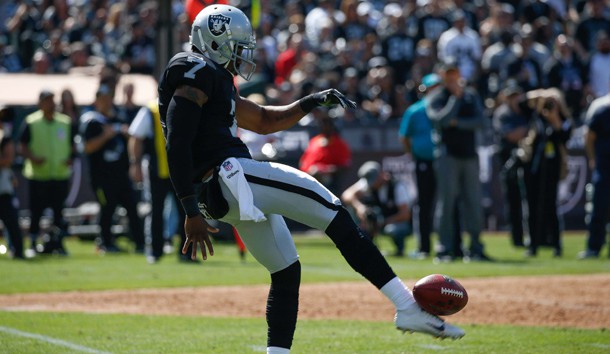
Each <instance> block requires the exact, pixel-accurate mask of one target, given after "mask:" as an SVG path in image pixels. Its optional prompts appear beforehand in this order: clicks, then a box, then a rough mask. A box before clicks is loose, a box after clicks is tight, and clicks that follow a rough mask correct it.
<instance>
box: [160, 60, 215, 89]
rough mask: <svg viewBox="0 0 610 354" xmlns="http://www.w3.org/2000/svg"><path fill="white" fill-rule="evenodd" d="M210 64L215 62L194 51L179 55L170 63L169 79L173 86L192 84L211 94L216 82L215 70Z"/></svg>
mask: <svg viewBox="0 0 610 354" xmlns="http://www.w3.org/2000/svg"><path fill="white" fill-rule="evenodd" d="M210 65H213V64H211V63H209V62H208V61H206V59H205V58H203V57H201V56H199V55H196V54H193V53H183V54H182V55H177V56H175V57H174V58H172V60H171V62H170V63H169V65H168V68H167V71H166V75H167V81H168V83H169V85H170V86H171V87H173V88H176V87H178V86H181V85H186V86H191V87H195V88H198V89H200V90H201V91H203V92H204V93H205V94H206V95H208V96H210V95H211V92H212V88H213V84H214V72H213V70H212V69H211V68H210Z"/></svg>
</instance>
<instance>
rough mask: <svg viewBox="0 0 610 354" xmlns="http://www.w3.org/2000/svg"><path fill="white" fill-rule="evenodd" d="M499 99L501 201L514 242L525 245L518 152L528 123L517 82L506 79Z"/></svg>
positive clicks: (495, 124)
mask: <svg viewBox="0 0 610 354" xmlns="http://www.w3.org/2000/svg"><path fill="white" fill-rule="evenodd" d="M499 100H500V102H501V104H500V106H498V107H497V108H496V109H495V111H494V113H493V127H494V130H495V132H496V135H497V136H498V140H499V141H498V151H497V158H498V160H499V162H500V166H501V169H500V173H501V182H502V187H503V192H504V193H503V195H504V205H505V208H506V209H505V210H506V215H507V216H508V222H509V226H510V234H511V240H512V244H513V246H516V247H523V246H524V240H523V236H524V232H523V230H524V228H523V218H524V215H525V214H524V212H523V207H522V205H523V202H524V201H525V186H524V181H523V175H524V171H523V164H522V163H521V160H519V158H518V156H517V150H518V147H519V145H518V144H519V142H520V141H521V140H522V139H523V138H525V136H526V135H527V132H528V127H529V116H528V111H525V110H524V109H523V108H522V107H521V102H522V101H523V90H522V89H521V87H519V85H518V84H517V82H515V81H514V80H509V81H508V82H507V83H506V86H505V87H504V89H503V90H502V91H501V92H500V96H499Z"/></svg>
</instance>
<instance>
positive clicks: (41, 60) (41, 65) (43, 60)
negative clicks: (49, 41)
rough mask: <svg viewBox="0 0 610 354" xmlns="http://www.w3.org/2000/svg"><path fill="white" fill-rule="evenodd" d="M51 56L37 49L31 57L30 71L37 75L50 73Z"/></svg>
mask: <svg viewBox="0 0 610 354" xmlns="http://www.w3.org/2000/svg"><path fill="white" fill-rule="evenodd" d="M51 65H52V63H51V57H50V56H49V54H48V53H47V52H45V51H44V50H37V51H36V53H34V56H33V57H32V73H33V74H38V75H44V74H51V73H52V66H51Z"/></svg>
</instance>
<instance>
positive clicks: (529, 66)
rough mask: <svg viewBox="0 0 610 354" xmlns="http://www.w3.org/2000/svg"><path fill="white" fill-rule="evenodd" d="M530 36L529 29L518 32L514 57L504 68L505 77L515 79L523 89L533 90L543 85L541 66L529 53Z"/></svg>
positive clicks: (531, 41) (530, 45)
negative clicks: (517, 42)
mask: <svg viewBox="0 0 610 354" xmlns="http://www.w3.org/2000/svg"><path fill="white" fill-rule="evenodd" d="M531 37H532V33H531V31H530V30H525V31H521V32H520V34H519V38H520V42H519V46H517V48H516V50H515V52H516V59H515V60H514V61H513V62H512V63H510V64H509V65H508V66H507V68H506V78H512V79H515V80H517V82H518V84H519V86H521V87H522V88H523V90H525V91H530V90H535V89H538V88H541V87H543V85H544V77H543V72H542V67H541V66H540V63H539V62H538V60H537V59H535V58H534V57H532V55H531V51H530V49H531V47H532V44H533V40H532V38H531Z"/></svg>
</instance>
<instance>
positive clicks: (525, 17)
mask: <svg viewBox="0 0 610 354" xmlns="http://www.w3.org/2000/svg"><path fill="white" fill-rule="evenodd" d="M521 6H522V11H521V16H519V17H520V18H519V19H520V21H521V23H534V21H536V19H538V18H540V17H546V18H549V17H551V14H552V12H553V8H552V7H551V6H550V5H549V4H548V3H547V2H546V1H542V0H526V1H524V4H522V5H521Z"/></svg>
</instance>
